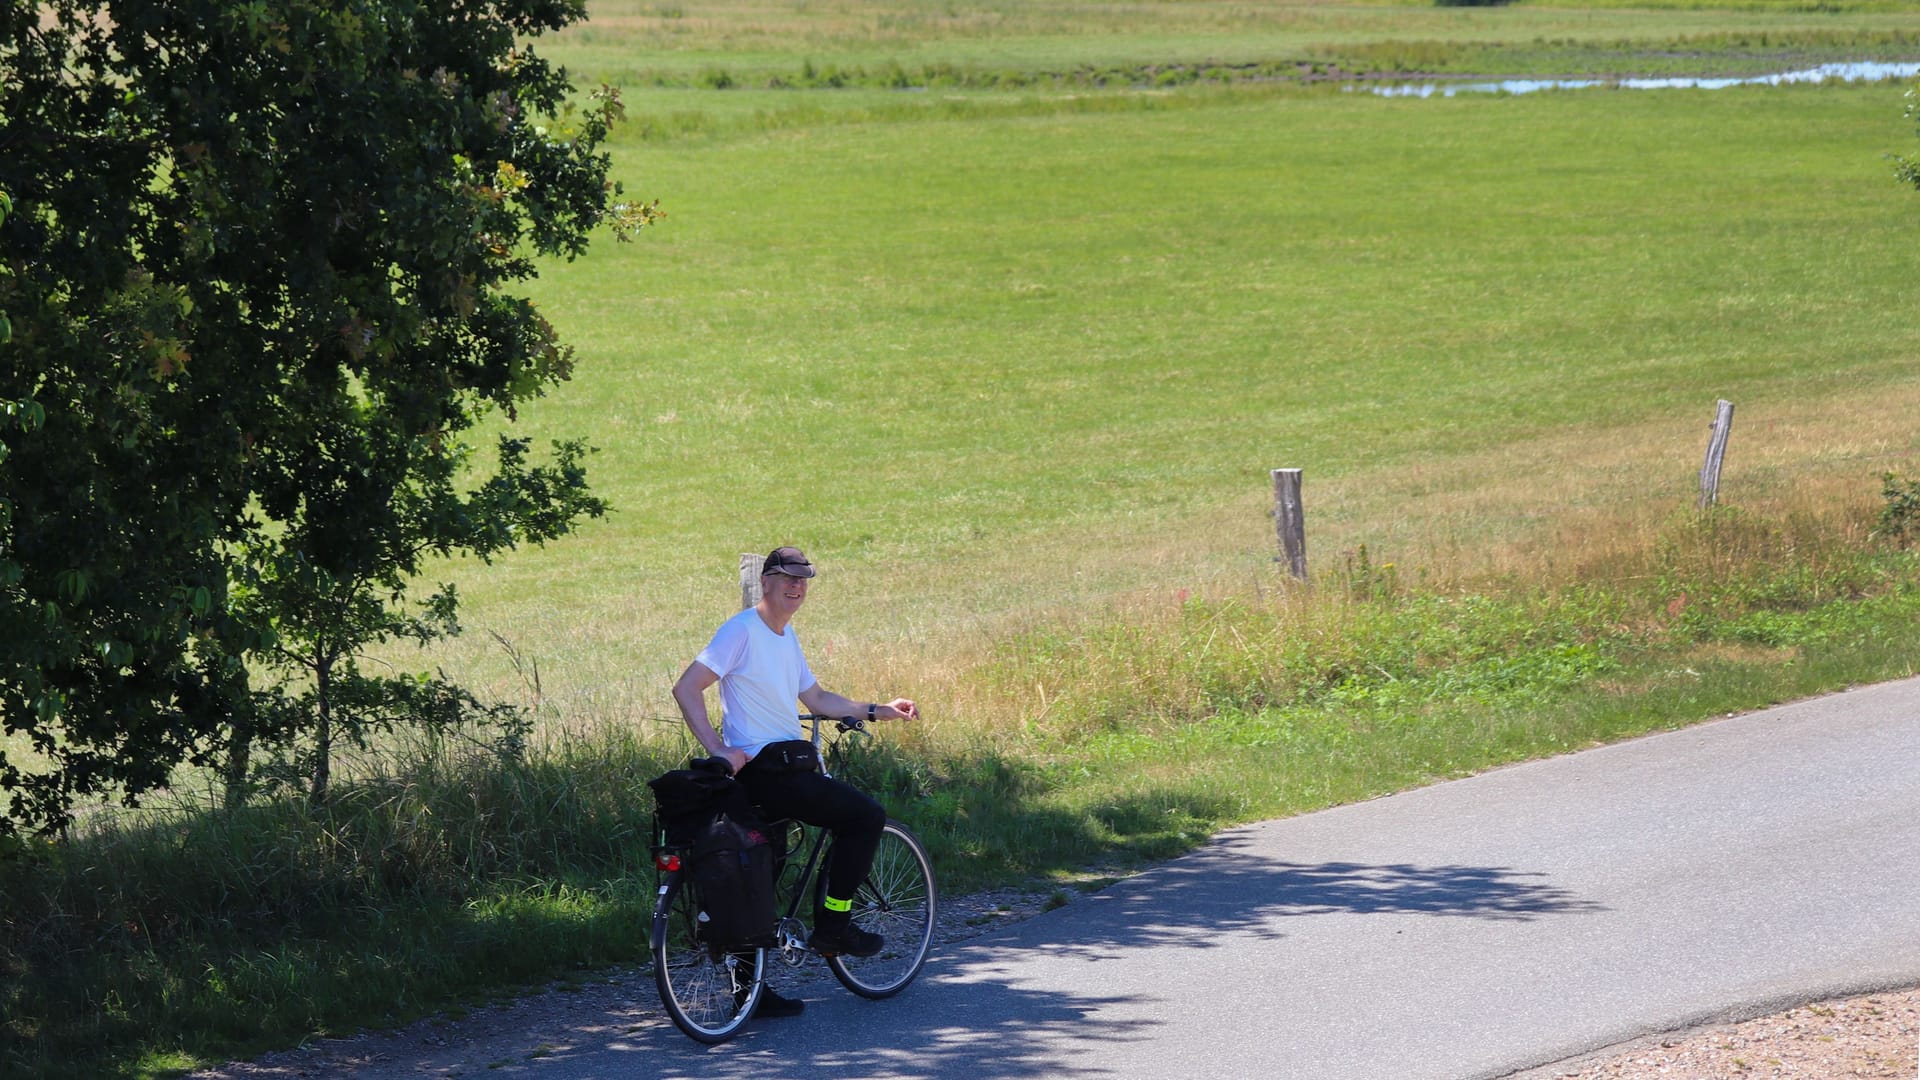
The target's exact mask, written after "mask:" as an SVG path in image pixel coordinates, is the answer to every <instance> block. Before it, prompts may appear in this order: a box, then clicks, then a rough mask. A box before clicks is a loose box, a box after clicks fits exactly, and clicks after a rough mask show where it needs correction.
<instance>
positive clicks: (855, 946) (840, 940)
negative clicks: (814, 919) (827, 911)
mask: <svg viewBox="0 0 1920 1080" xmlns="http://www.w3.org/2000/svg"><path fill="white" fill-rule="evenodd" d="M886 943H887V939H885V938H883V937H881V936H880V935H879V934H875V933H870V932H868V931H866V930H862V929H860V928H859V927H857V926H855V925H853V924H852V923H842V924H841V925H839V926H831V925H829V926H816V927H814V928H813V933H812V934H811V935H810V936H809V937H808V938H807V948H809V949H812V950H813V951H814V952H817V953H819V954H820V955H821V956H872V955H874V954H875V953H877V952H879V951H880V950H881V948H882V947H883V946H885V945H886Z"/></svg>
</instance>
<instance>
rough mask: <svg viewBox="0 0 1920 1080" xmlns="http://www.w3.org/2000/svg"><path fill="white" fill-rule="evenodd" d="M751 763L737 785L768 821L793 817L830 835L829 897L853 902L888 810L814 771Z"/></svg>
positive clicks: (865, 873) (878, 844) (852, 789)
mask: <svg viewBox="0 0 1920 1080" xmlns="http://www.w3.org/2000/svg"><path fill="white" fill-rule="evenodd" d="M757 764H758V762H755V761H749V762H747V764H746V767H745V768H743V769H741V770H740V773H739V780H740V782H741V783H742V784H744V785H746V788H747V792H748V794H751V795H752V796H753V801H754V802H756V803H758V804H759V805H760V812H761V813H763V814H765V815H766V817H767V819H768V820H769V821H771V820H774V819H777V818H793V819H795V820H798V821H804V822H806V823H807V824H809V825H818V826H820V827H821V828H823V829H826V830H827V832H828V833H830V834H831V835H832V836H833V846H832V848H831V849H830V850H829V853H828V857H827V895H828V896H831V897H833V898H834V899H835V900H851V899H853V894H854V893H855V892H856V891H857V890H858V889H859V888H860V882H861V881H862V880H864V879H865V878H866V876H867V871H868V870H869V869H870V868H872V866H873V853H874V851H875V850H876V849H878V848H879V846H880V833H881V831H882V830H883V829H885V828H886V824H887V811H886V808H885V807H883V806H881V805H880V804H879V803H878V802H875V801H874V800H873V799H872V798H871V797H870V796H868V795H867V794H865V793H864V792H862V791H860V790H858V789H857V788H853V787H850V786H848V785H846V784H843V783H841V782H840V781H838V780H834V779H830V778H828V777H825V776H822V775H820V774H819V773H817V772H776V771H774V770H772V769H760V768H756V767H755V766H756V765H757Z"/></svg>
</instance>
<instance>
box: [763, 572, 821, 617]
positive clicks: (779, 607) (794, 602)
mask: <svg viewBox="0 0 1920 1080" xmlns="http://www.w3.org/2000/svg"><path fill="white" fill-rule="evenodd" d="M810 580H811V579H809V578H800V577H789V576H788V575H786V574H766V575H764V576H762V577H761V578H760V595H762V596H764V597H766V599H767V602H768V603H769V604H771V605H772V606H773V608H774V610H776V611H782V612H785V613H786V614H787V615H792V614H793V613H794V612H796V611H799V610H800V605H801V604H802V603H803V602H805V601H806V599H807V585H808V584H809V582H810Z"/></svg>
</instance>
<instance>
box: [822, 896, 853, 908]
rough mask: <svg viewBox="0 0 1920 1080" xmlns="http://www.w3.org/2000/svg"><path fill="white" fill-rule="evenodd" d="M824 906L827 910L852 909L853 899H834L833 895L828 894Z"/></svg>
mask: <svg viewBox="0 0 1920 1080" xmlns="http://www.w3.org/2000/svg"><path fill="white" fill-rule="evenodd" d="M826 907H827V910H828V911H852V910H853V901H851V900H835V899H834V898H833V897H831V896H829V897H827V904H826Z"/></svg>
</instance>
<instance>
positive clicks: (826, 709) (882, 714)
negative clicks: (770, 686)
mask: <svg viewBox="0 0 1920 1080" xmlns="http://www.w3.org/2000/svg"><path fill="white" fill-rule="evenodd" d="M800 703H801V704H802V705H805V706H806V707H807V709H808V710H809V711H811V712H817V713H819V714H820V715H822V716H855V717H860V718H862V719H865V717H866V715H867V703H866V702H864V701H855V700H853V699H852V698H848V697H841V696H840V695H839V694H836V693H834V692H833V691H831V690H828V689H827V688H825V687H823V686H821V685H820V684H819V683H814V684H813V685H812V686H809V687H807V688H806V689H805V690H802V691H800ZM873 716H874V719H876V720H917V719H919V718H920V708H919V706H917V705H915V704H914V703H913V702H912V701H910V700H908V699H906V698H894V699H893V700H892V701H889V702H887V703H886V704H884V705H883V704H880V703H879V702H875V703H874V705H873Z"/></svg>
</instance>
